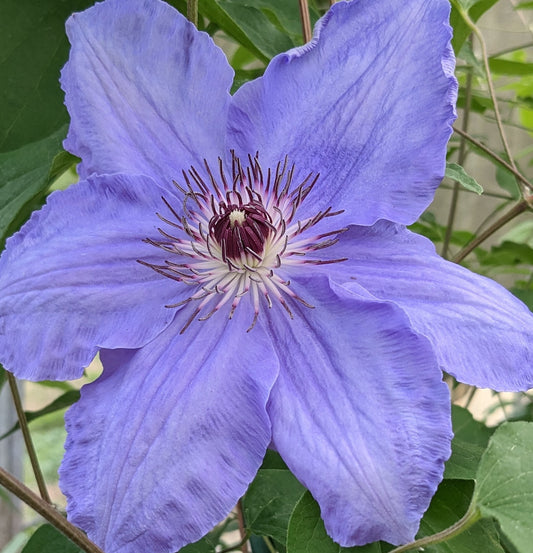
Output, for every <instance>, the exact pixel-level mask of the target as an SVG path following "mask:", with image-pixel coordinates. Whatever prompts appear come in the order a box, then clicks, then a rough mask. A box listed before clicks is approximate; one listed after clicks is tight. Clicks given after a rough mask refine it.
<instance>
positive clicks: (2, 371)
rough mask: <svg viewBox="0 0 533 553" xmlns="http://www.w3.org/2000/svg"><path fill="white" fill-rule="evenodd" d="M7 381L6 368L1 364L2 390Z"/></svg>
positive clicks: (0, 384) (0, 383)
mask: <svg viewBox="0 0 533 553" xmlns="http://www.w3.org/2000/svg"><path fill="white" fill-rule="evenodd" d="M6 381H7V376H6V370H5V369H4V367H2V365H0V392H1V391H2V388H3V386H4V384H5V383H6Z"/></svg>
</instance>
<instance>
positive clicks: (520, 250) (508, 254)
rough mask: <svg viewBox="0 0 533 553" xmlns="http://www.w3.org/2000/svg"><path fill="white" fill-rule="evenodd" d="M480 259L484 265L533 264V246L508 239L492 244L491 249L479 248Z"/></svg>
mask: <svg viewBox="0 0 533 553" xmlns="http://www.w3.org/2000/svg"><path fill="white" fill-rule="evenodd" d="M477 253H478V260H479V262H480V263H481V264H482V265H492V266H496V267H502V266H508V267H512V266H515V265H524V264H527V265H533V248H531V247H530V246H528V245H527V244H517V243H516V242H510V241H508V240H506V241H505V242H502V243H501V244H498V245H497V246H492V247H491V249H490V251H488V252H483V251H482V250H479V252H477Z"/></svg>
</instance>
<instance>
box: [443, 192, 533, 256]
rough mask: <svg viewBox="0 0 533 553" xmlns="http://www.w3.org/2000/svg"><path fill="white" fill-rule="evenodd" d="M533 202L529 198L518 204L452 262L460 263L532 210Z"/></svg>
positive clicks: (531, 198) (477, 237)
mask: <svg viewBox="0 0 533 553" xmlns="http://www.w3.org/2000/svg"><path fill="white" fill-rule="evenodd" d="M531 200H533V197H528V198H526V199H524V200H522V201H520V202H519V203H517V204H516V205H515V206H514V207H512V208H511V209H510V210H509V211H508V212H507V213H506V214H505V215H502V216H501V217H500V218H499V219H498V220H496V221H494V223H493V224H492V225H491V226H490V227H489V228H488V229H487V230H485V231H484V232H482V233H481V234H480V235H479V236H476V238H474V240H472V242H470V243H469V244H467V245H466V246H465V247H464V248H463V249H462V250H461V251H460V252H459V253H458V254H457V255H456V256H455V257H454V258H453V259H452V261H453V262H454V263H460V262H461V261H462V260H463V259H464V258H465V257H466V256H467V255H468V254H469V253H470V252H472V251H473V250H475V249H476V248H477V247H478V246H479V245H480V244H481V243H482V242H484V241H485V240H486V239H487V238H489V237H490V236H492V235H493V234H494V233H495V232H496V231H497V230H499V229H501V228H502V227H503V226H504V225H506V224H507V223H508V222H509V221H512V220H513V219H514V218H515V217H517V216H518V215H520V214H521V213H523V212H524V211H526V209H529V208H530V204H529V202H530V201H531Z"/></svg>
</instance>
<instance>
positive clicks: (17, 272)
mask: <svg viewBox="0 0 533 553" xmlns="http://www.w3.org/2000/svg"><path fill="white" fill-rule="evenodd" d="M160 193H161V190H160V189H159V187H158V186H157V185H156V184H155V183H154V182H153V181H152V180H151V179H150V178H148V177H128V176H119V175H116V176H104V177H95V178H91V179H89V180H88V181H85V182H81V183H79V184H77V185H73V186H72V187H70V188H69V189H68V190H66V191H62V192H55V193H53V194H52V195H51V196H50V198H49V199H48V203H47V205H46V206H45V207H43V208H42V209H41V210H40V211H39V212H36V213H34V214H33V215H32V217H31V219H30V221H29V222H28V223H27V224H26V225H25V226H24V227H23V228H22V230H21V231H20V232H18V233H17V234H15V235H14V236H13V237H12V238H11V239H9V240H8V241H7V245H6V251H5V252H4V254H3V255H2V257H1V258H0V355H1V357H0V362H1V363H2V364H3V365H4V366H5V368H6V369H8V370H10V371H12V372H14V373H15V374H16V375H17V376H18V377H19V378H27V379H30V380H40V379H53V380H57V379H59V380H65V379H71V378H79V377H80V376H81V374H82V372H83V368H84V367H86V366H87V365H88V364H89V363H90V362H91V359H92V358H93V357H94V355H95V354H96V352H97V350H98V348H99V347H108V348H116V347H123V348H132V347H139V346H142V345H143V344H145V343H146V342H147V341H149V340H151V339H152V338H153V337H154V336H156V335H157V334H158V333H159V332H160V331H161V330H162V329H163V328H165V326H166V325H168V324H169V323H170V322H171V321H172V318H173V317H174V311H173V310H172V309H168V308H165V304H169V303H175V302H176V301H179V299H180V297H179V294H182V293H183V291H182V288H183V286H181V285H180V283H178V282H174V281H172V280H170V279H168V278H165V277H163V276H160V275H158V274H157V273H156V272H155V271H153V270H152V269H150V268H148V267H145V266H143V265H140V264H139V263H137V260H138V259H141V260H146V261H148V262H152V263H163V260H164V259H165V257H164V256H165V253H164V252H163V251H162V250H160V249H159V248H156V247H154V246H152V245H149V244H145V243H144V242H143V239H145V238H148V237H150V238H153V239H157V238H158V237H159V238H160V235H159V233H158V231H157V227H158V224H159V223H160V221H159V219H158V217H157V216H156V211H158V210H159V209H160V208H161V207H163V208H164V204H163V203H162V200H161V198H160Z"/></svg>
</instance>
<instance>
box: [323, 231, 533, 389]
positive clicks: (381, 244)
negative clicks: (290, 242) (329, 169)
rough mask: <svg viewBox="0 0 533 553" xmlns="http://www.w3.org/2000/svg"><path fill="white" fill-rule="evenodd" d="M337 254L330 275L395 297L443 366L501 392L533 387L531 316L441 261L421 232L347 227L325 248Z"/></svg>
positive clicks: (496, 288)
mask: <svg viewBox="0 0 533 553" xmlns="http://www.w3.org/2000/svg"><path fill="white" fill-rule="evenodd" d="M341 252H342V256H343V257H348V258H349V260H348V261H346V262H345V263H342V264H339V266H338V267H333V266H331V267H330V274H332V275H333V274H334V276H333V278H335V280H337V281H338V282H343V283H344V284H343V285H344V286H347V287H348V288H350V287H351V286H352V284H350V283H354V282H355V283H357V285H358V286H359V285H360V286H363V287H364V288H366V289H367V290H369V291H370V292H371V293H372V294H374V296H376V297H378V298H382V299H387V300H392V301H394V302H395V303H397V304H398V305H399V306H400V307H401V308H402V309H403V310H404V311H405V312H406V313H407V315H408V316H409V318H410V320H411V323H412V326H413V328H414V329H415V330H416V331H417V332H420V333H422V334H424V335H425V336H427V338H428V339H429V340H430V341H431V343H432V345H433V348H434V350H435V353H436V355H437V358H438V360H439V363H440V364H441V366H442V368H443V369H444V370H445V371H446V372H448V373H450V374H452V375H453V376H455V377H456V378H457V379H458V380H460V381H461V382H466V383H467V384H472V385H474V386H479V387H489V388H493V389H497V390H502V391H504V390H526V389H528V388H531V387H533V314H532V313H531V312H530V311H529V309H527V307H526V306H525V305H524V304H523V303H522V302H521V301H519V300H518V299H517V298H515V297H514V296H513V295H512V294H511V293H510V292H508V291H507V290H506V289H505V288H503V287H502V286H500V285H499V284H497V283H496V282H494V281H492V280H490V279H488V278H485V277H483V276H480V275H477V274H475V273H472V272H471V271H469V270H467V269H465V268H464V267H461V266H460V265H457V264H455V263H451V262H449V261H445V260H444V259H442V258H441V257H440V256H438V255H437V254H436V253H435V247H434V246H433V244H432V243H431V242H430V241H429V240H428V239H427V238H424V237H423V236H418V235H417V234H413V233H412V232H409V231H408V230H406V229H405V228H404V227H401V226H397V225H393V224H391V223H387V222H384V221H380V222H379V223H377V224H376V225H374V226H373V227H352V228H351V229H350V230H349V231H348V232H346V233H344V234H343V235H342V237H341V240H340V241H339V243H338V244H337V245H335V246H334V247H333V248H330V251H328V252H327V253H328V254H329V255H332V256H335V255H340V254H341ZM333 272H335V273H333Z"/></svg>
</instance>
